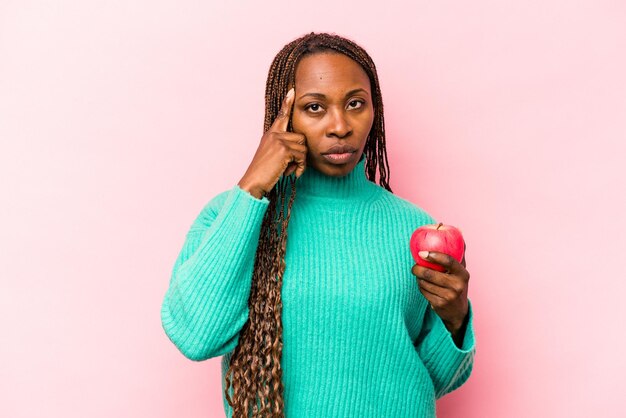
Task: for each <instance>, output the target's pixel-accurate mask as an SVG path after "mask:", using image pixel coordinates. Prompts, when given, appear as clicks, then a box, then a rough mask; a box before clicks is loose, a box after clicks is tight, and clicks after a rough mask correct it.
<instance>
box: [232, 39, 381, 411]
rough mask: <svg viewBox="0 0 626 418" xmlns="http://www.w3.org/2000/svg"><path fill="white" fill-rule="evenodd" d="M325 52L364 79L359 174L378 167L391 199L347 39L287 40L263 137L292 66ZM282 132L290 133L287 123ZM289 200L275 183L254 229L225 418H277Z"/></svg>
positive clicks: (273, 71)
mask: <svg viewBox="0 0 626 418" xmlns="http://www.w3.org/2000/svg"><path fill="white" fill-rule="evenodd" d="M328 52H337V53H341V54H344V55H346V56H348V57H349V58H351V59H353V60H354V61H355V62H357V63H358V64H359V65H360V66H361V67H362V68H363V70H365V72H366V73H367V75H368V77H369V80H370V85H371V87H372V100H373V102H374V103H373V104H374V121H373V124H372V129H371V130H370V134H369V136H368V138H367V141H366V144H365V148H364V153H365V155H366V165H365V171H366V175H367V178H368V179H369V180H370V181H372V182H376V169H377V168H378V169H379V184H380V185H381V186H382V187H384V188H385V189H387V190H388V191H390V192H392V190H391V187H390V186H389V163H388V161H387V151H386V147H385V126H384V117H383V101H382V95H381V91H380V85H379V81H378V75H377V73H376V66H375V65H374V61H373V60H372V59H371V57H370V56H369V55H368V54H367V52H366V51H365V50H364V49H363V48H361V47H360V46H358V45H357V44H356V43H354V42H353V41H351V40H349V39H346V38H343V37H341V36H338V35H336V34H328V33H317V34H316V33H315V32H311V33H309V34H306V35H304V36H302V37H300V38H298V39H296V40H294V41H291V42H290V43H288V44H287V45H285V46H284V47H283V48H282V50H281V51H280V52H278V54H277V55H276V57H275V58H274V60H273V61H272V64H271V65H270V69H269V73H268V77H267V83H266V86H265V120H264V125H263V132H266V131H267V130H268V129H269V128H270V126H271V125H272V123H273V122H274V119H276V116H277V115H278V111H279V110H280V107H281V104H282V100H283V98H284V96H285V94H287V91H288V90H289V89H290V88H291V87H292V86H293V85H294V84H295V70H296V66H297V64H298V62H299V61H300V59H301V58H302V57H303V56H305V55H310V54H315V53H328ZM288 131H292V127H291V121H290V122H289V126H288ZM295 195H296V183H295V177H294V176H293V175H289V176H282V177H281V178H280V179H279V181H278V182H277V183H276V185H275V186H274V188H272V190H270V191H269V192H268V193H267V195H266V197H267V198H268V200H269V201H270V204H269V207H268V210H267V212H266V213H265V216H264V218H263V222H262V225H261V233H260V236H259V243H258V247H257V252H256V259H255V263H254V272H253V278H252V286H251V289H250V298H249V300H248V307H249V317H248V321H247V322H246V323H245V325H244V326H243V328H242V329H241V331H240V334H239V341H238V344H237V346H236V347H235V349H234V350H233V352H232V353H231V357H230V362H229V367H228V370H227V372H226V375H225V381H226V389H225V391H224V393H225V396H226V399H227V401H228V404H229V405H230V406H231V407H232V408H233V418H248V417H250V416H252V417H261V418H265V417H272V418H275V417H276V418H278V417H281V418H282V417H284V409H285V408H284V400H283V383H282V369H281V364H280V361H281V356H282V348H283V342H282V319H281V314H282V300H281V289H282V279H283V273H284V271H285V261H284V258H285V253H286V244H287V226H288V224H289V218H290V216H291V207H292V205H293V202H294V198H295ZM287 196H289V198H288V199H287ZM286 200H287V205H286V206H285V201H286ZM230 389H232V392H233V393H232V397H231V394H230V393H229V391H230Z"/></svg>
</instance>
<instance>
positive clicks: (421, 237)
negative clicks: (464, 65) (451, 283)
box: [409, 222, 465, 271]
mask: <svg viewBox="0 0 626 418" xmlns="http://www.w3.org/2000/svg"><path fill="white" fill-rule="evenodd" d="M409 247H410V249H411V254H412V255H413V258H414V259H415V262H416V263H417V264H419V265H420V266H424V267H428V268H431V269H433V270H437V271H446V269H445V268H444V267H443V266H441V265H440V264H435V263H430V262H428V261H426V260H424V259H423V258H422V257H420V256H419V254H418V253H419V252H420V251H436V252H440V253H444V254H448V255H450V256H452V257H454V258H455V259H456V260H457V261H458V262H459V263H460V262H461V261H462V260H463V253H464V252H465V241H463V235H461V231H460V230H459V229H458V228H456V227H454V226H452V225H444V224H443V223H441V222H439V224H436V225H435V224H433V225H422V226H420V227H419V228H417V229H416V230H415V231H414V232H413V235H411V241H410V243H409Z"/></svg>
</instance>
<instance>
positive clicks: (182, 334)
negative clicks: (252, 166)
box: [161, 154, 476, 418]
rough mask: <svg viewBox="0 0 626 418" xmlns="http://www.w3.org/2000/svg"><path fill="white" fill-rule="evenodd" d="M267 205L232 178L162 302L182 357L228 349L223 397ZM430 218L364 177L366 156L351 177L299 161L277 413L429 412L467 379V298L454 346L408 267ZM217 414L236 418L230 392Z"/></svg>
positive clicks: (197, 225)
mask: <svg viewBox="0 0 626 418" xmlns="http://www.w3.org/2000/svg"><path fill="white" fill-rule="evenodd" d="M291 175H293V174H291ZM269 204H270V201H269V200H268V199H267V198H266V197H265V196H263V197H261V198H260V199H257V198H256V197H254V196H252V195H251V194H249V193H248V192H246V191H244V190H242V189H241V188H240V187H239V186H238V185H236V186H234V187H233V188H232V189H230V190H226V191H223V192H221V193H219V194H218V195H216V196H215V197H214V198H212V199H211V200H210V201H209V202H208V203H207V204H206V205H205V207H204V208H203V209H202V211H201V212H200V214H199V215H198V216H197V218H196V219H195V221H194V222H193V223H192V225H191V227H190V229H189V232H188V233H187V236H186V239H185V242H184V244H183V248H182V250H181V251H180V254H179V255H178V258H177V259H176V261H175V263H174V268H173V271H172V276H171V280H170V284H169V287H168V289H167V292H166V294H165V297H164V299H163V304H162V308H161V320H162V325H163V328H164V330H165V333H166V334H167V336H168V337H169V339H170V340H171V341H172V343H173V344H174V345H175V346H176V347H177V348H178V349H179V350H180V352H181V353H182V354H183V355H184V356H186V357H187V358H189V359H191V360H195V361H202V360H206V359H209V358H213V357H217V356H223V357H222V360H221V371H222V395H223V390H224V389H225V383H224V376H225V373H226V370H227V369H228V365H229V361H230V357H231V355H232V352H233V350H234V348H235V347H236V346H237V343H238V341H239V331H240V330H241V328H242V327H243V325H244V324H245V323H246V321H247V319H248V312H249V310H248V298H249V296H250V287H251V283H252V275H253V267H254V260H255V255H256V250H257V247H258V240H259V236H260V229H261V222H262V220H263V217H264V215H265V213H266V211H267V208H268V206H269ZM433 223H437V222H436V220H435V219H434V218H433V217H432V216H430V215H429V214H428V213H427V212H426V211H424V210H423V209H422V208H420V207H418V206H417V205H415V204H413V203H411V202H410V201H408V200H405V199H402V198H400V197H398V196H396V195H394V194H393V193H391V192H389V191H388V190H386V189H384V188H383V187H381V186H379V185H377V184H376V183H373V182H371V181H370V180H368V179H367V177H366V174H365V154H363V155H362V156H361V159H360V160H359V162H358V164H357V165H356V166H355V168H354V169H353V170H352V171H351V172H350V173H349V174H348V175H346V176H343V177H332V176H327V175H325V174H323V173H321V172H320V171H317V170H316V169H314V168H313V167H307V168H306V170H305V171H304V173H303V174H302V175H301V176H300V177H299V178H298V179H297V180H296V196H295V199H294V203H293V207H292V211H291V217H290V221H289V225H288V228H287V234H288V235H287V247H286V253H285V271H284V274H283V284H282V289H281V297H282V304H283V307H282V326H283V352H282V358H281V368H282V373H283V384H284V392H283V395H284V402H285V403H284V408H285V417H287V418H304V417H315V418H331V417H333V418H335V417H341V418H344V417H359V418H368V417H371V418H380V417H394V418H403V417H435V416H436V402H435V401H436V399H438V398H440V397H442V396H443V395H445V394H447V393H449V392H451V391H453V390H455V389H457V388H458V387H460V386H461V385H462V384H463V383H465V381H466V380H467V379H468V378H469V376H470V373H471V371H472V367H473V360H474V354H475V351H476V348H475V341H474V328H473V309H472V305H471V302H470V303H469V313H468V322H467V327H466V329H465V334H464V336H463V341H462V344H461V346H460V347H457V345H456V344H455V343H454V341H453V339H452V336H451V334H450V332H449V331H448V330H447V329H446V327H445V325H444V323H443V321H442V320H441V318H440V317H439V316H438V315H437V314H436V313H435V311H434V310H433V309H432V308H431V307H430V304H429V303H428V301H427V300H426V298H425V297H424V296H423V295H422V294H421V293H420V291H419V287H418V283H417V279H416V277H415V276H414V275H413V274H412V272H411V268H412V267H413V265H414V264H415V261H414V260H413V258H412V255H411V253H410V250H409V240H410V237H411V234H412V233H413V231H414V230H415V229H416V228H418V227H419V226H422V225H424V224H433ZM231 393H232V389H231ZM218 409H221V407H219V408H218V407H216V409H215V412H216V415H215V416H218V412H217V410H218ZM223 409H224V412H225V414H226V416H227V417H228V418H230V417H232V408H231V407H230V405H228V403H227V402H226V398H225V397H223Z"/></svg>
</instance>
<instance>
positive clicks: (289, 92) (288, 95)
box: [287, 87, 293, 99]
mask: <svg viewBox="0 0 626 418" xmlns="http://www.w3.org/2000/svg"><path fill="white" fill-rule="evenodd" d="M291 96H293V87H292V88H290V89H289V91H288V92H287V98H289V99H290V98H291Z"/></svg>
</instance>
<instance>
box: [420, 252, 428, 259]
mask: <svg viewBox="0 0 626 418" xmlns="http://www.w3.org/2000/svg"><path fill="white" fill-rule="evenodd" d="M418 254H419V256H420V257H422V258H428V251H420V252H418Z"/></svg>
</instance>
